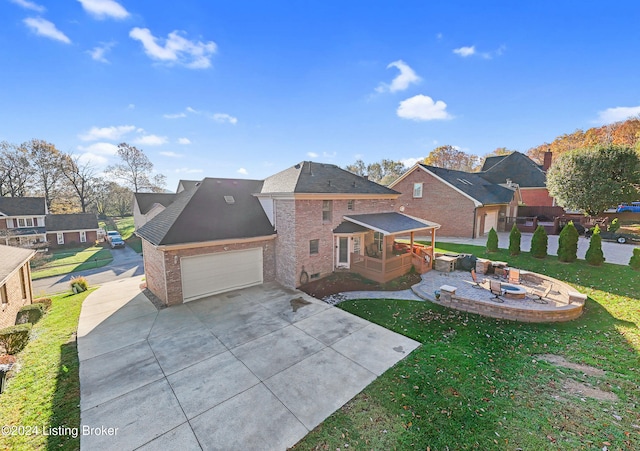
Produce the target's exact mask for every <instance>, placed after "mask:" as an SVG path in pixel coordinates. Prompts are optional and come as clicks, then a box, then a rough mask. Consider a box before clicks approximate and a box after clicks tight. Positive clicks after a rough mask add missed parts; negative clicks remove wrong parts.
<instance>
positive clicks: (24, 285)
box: [0, 244, 36, 329]
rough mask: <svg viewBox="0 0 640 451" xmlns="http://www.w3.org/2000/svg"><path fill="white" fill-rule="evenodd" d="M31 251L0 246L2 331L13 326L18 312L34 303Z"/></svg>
mask: <svg viewBox="0 0 640 451" xmlns="http://www.w3.org/2000/svg"><path fill="white" fill-rule="evenodd" d="M35 253H36V252H35V251H34V250H31V249H22V248H20V247H14V246H5V245H2V244H0V329H1V328H4V327H9V326H13V325H14V324H15V321H16V314H17V313H18V310H20V308H21V307H22V306H24V305H27V304H31V302H32V301H33V287H32V286H31V269H30V268H29V261H30V260H31V258H32V257H33V256H34V255H35Z"/></svg>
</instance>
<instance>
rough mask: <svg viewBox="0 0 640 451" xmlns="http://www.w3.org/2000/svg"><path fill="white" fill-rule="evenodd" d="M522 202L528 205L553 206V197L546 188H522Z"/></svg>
mask: <svg viewBox="0 0 640 451" xmlns="http://www.w3.org/2000/svg"><path fill="white" fill-rule="evenodd" d="M520 192H521V193H522V203H524V204H525V205H526V206H528V207H552V206H553V197H551V196H549V191H547V189H546V188H520Z"/></svg>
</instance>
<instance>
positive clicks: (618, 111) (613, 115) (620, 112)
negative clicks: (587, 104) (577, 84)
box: [598, 106, 640, 124]
mask: <svg viewBox="0 0 640 451" xmlns="http://www.w3.org/2000/svg"><path fill="white" fill-rule="evenodd" d="M638 115H640V106H617V107H615V108H607V109H606V110H604V111H599V112H598V122H600V123H602V124H612V123H613V122H618V121H625V120H627V119H629V118H630V117H632V116H638Z"/></svg>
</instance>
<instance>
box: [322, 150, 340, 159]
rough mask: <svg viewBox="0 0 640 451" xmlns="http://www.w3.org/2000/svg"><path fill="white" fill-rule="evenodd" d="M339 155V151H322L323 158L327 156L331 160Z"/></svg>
mask: <svg viewBox="0 0 640 451" xmlns="http://www.w3.org/2000/svg"><path fill="white" fill-rule="evenodd" d="M337 155H338V152H332V153H329V152H322V158H327V159H329V160H330V159H332V158H335V157H336V156H337Z"/></svg>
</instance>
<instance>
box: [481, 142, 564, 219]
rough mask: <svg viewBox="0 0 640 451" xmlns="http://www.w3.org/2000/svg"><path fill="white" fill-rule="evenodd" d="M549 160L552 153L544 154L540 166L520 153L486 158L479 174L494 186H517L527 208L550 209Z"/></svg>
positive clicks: (552, 203) (553, 203) (552, 204)
mask: <svg viewBox="0 0 640 451" xmlns="http://www.w3.org/2000/svg"><path fill="white" fill-rule="evenodd" d="M551 158H552V153H551V152H546V153H545V154H544V164H543V165H542V166H540V165H538V164H536V163H535V162H534V161H533V160H531V159H530V158H529V157H527V156H526V155H524V154H521V153H520V152H513V153H510V154H509V155H499V156H492V157H487V158H486V159H485V160H484V164H483V165H482V169H481V172H479V174H481V175H482V177H483V178H485V179H486V180H488V181H490V182H493V183H496V184H510V183H515V184H517V185H518V187H519V188H520V193H521V195H522V203H523V204H524V205H526V206H528V207H552V206H554V205H555V202H554V199H553V197H551V196H549V191H548V190H547V176H546V172H547V170H548V169H549V168H550V167H551Z"/></svg>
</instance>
